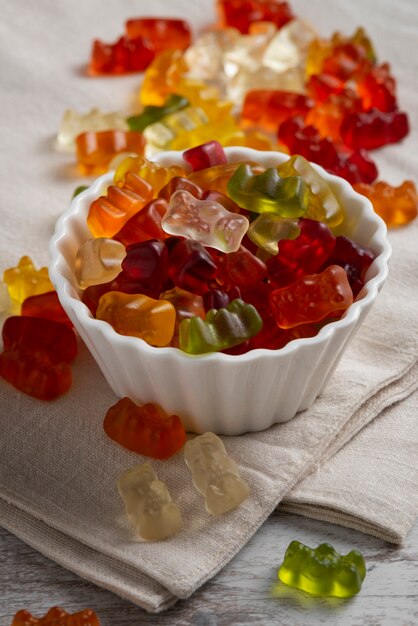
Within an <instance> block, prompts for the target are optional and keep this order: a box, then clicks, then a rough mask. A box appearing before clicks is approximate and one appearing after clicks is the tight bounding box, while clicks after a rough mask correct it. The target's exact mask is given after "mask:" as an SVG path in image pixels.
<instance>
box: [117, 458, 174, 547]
mask: <svg viewBox="0 0 418 626" xmlns="http://www.w3.org/2000/svg"><path fill="white" fill-rule="evenodd" d="M118 490H119V493H120V495H121V497H122V499H123V502H124V504H125V511H126V515H127V517H128V520H129V522H130V524H131V525H132V527H133V528H134V529H135V533H136V535H137V536H138V537H142V539H147V540H148V541H159V540H161V539H166V538H167V537H170V536H171V535H174V534H175V533H177V532H179V530H181V528H182V526H183V521H182V518H181V513H180V509H179V508H178V506H177V505H176V504H175V503H174V502H172V500H171V496H170V493H169V491H168V489H167V487H166V485H165V483H163V482H162V481H161V480H158V479H157V475H156V473H155V471H154V470H153V468H152V467H151V465H150V464H149V463H144V464H141V465H135V466H134V467H131V468H129V469H127V470H126V471H125V472H124V473H123V474H122V475H121V476H120V478H119V480H118Z"/></svg>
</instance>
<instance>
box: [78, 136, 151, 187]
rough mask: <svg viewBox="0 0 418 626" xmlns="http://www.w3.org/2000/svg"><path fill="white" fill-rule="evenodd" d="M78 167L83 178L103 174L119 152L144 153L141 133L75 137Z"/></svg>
mask: <svg viewBox="0 0 418 626" xmlns="http://www.w3.org/2000/svg"><path fill="white" fill-rule="evenodd" d="M75 142H76V152H77V160H78V167H79V170H80V172H81V173H82V174H83V175H85V176H93V175H97V174H103V173H104V172H106V171H107V169H108V166H109V163H110V162H111V160H112V159H113V157H114V156H115V155H116V154H119V153H120V152H136V153H138V154H142V153H143V152H144V146H145V141H144V137H143V136H142V135H141V133H137V132H134V131H124V130H102V131H88V132H85V133H81V135H78V136H77V137H76V140H75Z"/></svg>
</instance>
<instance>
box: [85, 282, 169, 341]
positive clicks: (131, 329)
mask: <svg viewBox="0 0 418 626" xmlns="http://www.w3.org/2000/svg"><path fill="white" fill-rule="evenodd" d="M96 318H97V319H100V320H104V321H105V322H108V323H109V324H110V325H111V326H113V328H114V329H115V331H116V332H117V333H120V334H121V335H131V336H132V337H138V338H139V339H143V340H144V341H146V342H147V343H149V344H150V345H152V346H167V345H169V343H170V341H171V339H172V338H173V334H174V324H175V321H176V310H175V308H174V307H173V305H172V304H171V302H167V301H165V300H154V299H153V298H149V297H148V296H145V295H142V294H132V295H131V294H127V293H120V292H118V291H109V292H108V293H106V294H104V295H103V296H102V297H101V298H100V300H99V306H98V308H97V312H96Z"/></svg>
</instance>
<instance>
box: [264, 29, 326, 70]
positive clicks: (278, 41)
mask: <svg viewBox="0 0 418 626" xmlns="http://www.w3.org/2000/svg"><path fill="white" fill-rule="evenodd" d="M315 37H317V33H316V31H315V30H314V28H313V26H311V25H310V24H308V23H307V22H304V21H303V20H299V19H295V20H292V21H291V22H288V23H287V24H286V25H285V26H283V27H282V28H281V29H280V30H278V31H277V34H275V35H274V37H273V38H272V40H271V41H270V43H269V45H268V47H267V49H266V51H265V53H264V55H263V58H262V64H263V65H265V66H267V67H271V68H272V69H273V70H275V71H276V72H286V71H287V70H290V69H293V68H297V67H301V68H302V67H304V66H305V63H306V55H307V53H308V48H309V44H310V43H311V41H312V40H313V39H314V38H315Z"/></svg>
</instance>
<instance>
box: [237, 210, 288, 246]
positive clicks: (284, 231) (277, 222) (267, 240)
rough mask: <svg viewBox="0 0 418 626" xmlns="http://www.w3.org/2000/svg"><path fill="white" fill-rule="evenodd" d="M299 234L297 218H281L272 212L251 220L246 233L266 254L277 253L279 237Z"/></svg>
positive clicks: (285, 237) (284, 237)
mask: <svg viewBox="0 0 418 626" xmlns="http://www.w3.org/2000/svg"><path fill="white" fill-rule="evenodd" d="M299 234H300V228H299V226H298V221H297V220H290V219H285V218H282V217H280V216H278V215H273V213H262V214H261V215H259V216H258V217H257V218H256V219H255V220H253V221H252V222H251V224H250V227H249V229H248V232H247V235H248V237H249V238H250V239H251V241H252V242H253V243H255V244H256V245H257V246H259V247H260V248H262V249H263V250H265V251H266V252H267V253H268V254H277V253H278V251H279V242H280V240H281V239H295V238H296V237H298V235H299Z"/></svg>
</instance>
